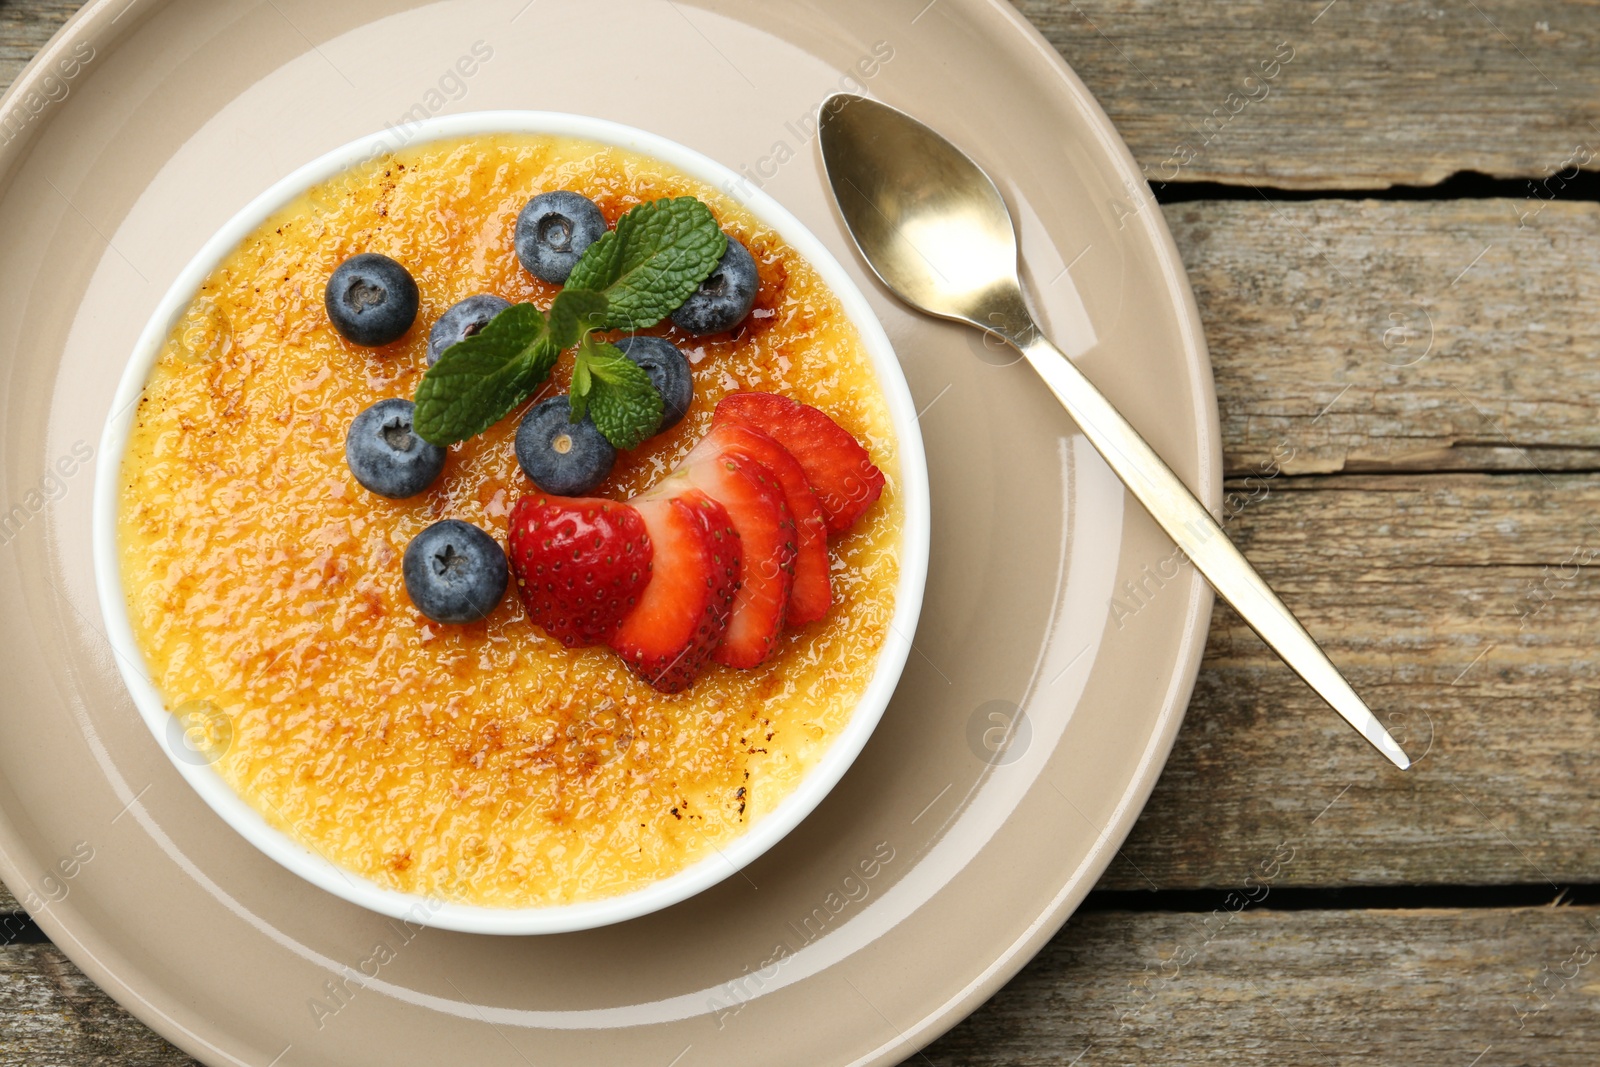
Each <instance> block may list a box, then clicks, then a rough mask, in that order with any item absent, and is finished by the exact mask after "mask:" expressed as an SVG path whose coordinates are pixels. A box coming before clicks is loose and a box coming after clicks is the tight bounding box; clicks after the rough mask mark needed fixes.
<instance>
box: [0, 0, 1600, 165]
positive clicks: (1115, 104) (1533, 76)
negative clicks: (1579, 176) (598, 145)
mask: <svg viewBox="0 0 1600 1067" xmlns="http://www.w3.org/2000/svg"><path fill="white" fill-rule="evenodd" d="M1014 2H1015V3H1016V6H1017V7H1018V8H1019V9H1020V10H1021V11H1022V12H1023V14H1024V15H1026V16H1027V17H1028V18H1029V19H1030V20H1031V21H1032V22H1033V23H1034V24H1035V25H1036V26H1038V27H1039V29H1040V30H1041V31H1042V32H1043V33H1044V34H1045V36H1046V37H1047V38H1048V39H1049V40H1050V42H1051V43H1052V44H1053V45H1054V46H1055V47H1056V48H1057V49H1058V50H1059V51H1060V52H1061V53H1062V55H1063V56H1064V57H1065V58H1066V59H1067V61H1068V62H1069V63H1070V64H1072V66H1073V68H1074V69H1075V70H1076V71H1077V72H1078V74H1079V75H1080V76H1081V77H1082V78H1083V80H1084V82H1085V83H1086V84H1087V85H1088V87H1089V89H1090V90H1091V91H1092V92H1093V93H1094V94H1095V96H1096V97H1097V98H1098V99H1099V100H1100V102H1101V104H1102V105H1103V106H1104V107H1105V108H1106V111H1107V112H1108V113H1109V114H1110V116H1111V118H1112V120H1113V121H1114V122H1115V123H1116V124H1117V128H1118V129H1119V130H1120V131H1121V133H1122V135H1123V137H1124V138H1125V139H1126V140H1127V141H1128V143H1129V146H1130V147H1131V148H1132V149H1133V153H1134V157H1135V158H1136V159H1138V160H1139V162H1140V163H1141V165H1142V166H1143V167H1144V168H1145V174H1146V176H1147V177H1149V178H1150V179H1151V180H1152V181H1169V180H1181V181H1224V182H1235V183H1251V184H1256V185H1268V186H1273V185H1276V186H1282V187H1287V188H1383V187H1385V186H1388V185H1390V184H1396V183H1404V184H1414V185H1415V184H1423V185H1426V184H1432V183H1434V182H1438V181H1440V180H1442V179H1444V178H1446V177H1448V176H1449V175H1450V174H1453V173H1455V172H1457V171H1459V170H1463V169H1473V170H1478V171H1481V172H1484V173H1487V174H1493V175H1499V176H1506V177H1514V178H1533V179H1542V178H1545V177H1547V176H1549V175H1551V174H1555V173H1557V172H1560V171H1563V170H1564V169H1566V168H1567V167H1568V166H1569V165H1570V161H1572V160H1574V158H1575V156H1574V153H1575V150H1578V149H1579V148H1580V146H1582V147H1583V148H1585V149H1587V151H1588V152H1589V153H1590V154H1592V155H1600V65H1596V64H1595V63H1593V62H1592V56H1593V53H1594V49H1595V47H1596V44H1597V42H1600V8H1596V7H1595V6H1594V5H1592V4H1586V3H1580V2H1577V0H1565V2H1559V3H1550V4H1546V5H1543V6H1541V7H1539V8H1538V9H1530V8H1528V7H1526V5H1524V4H1521V3H1519V2H1518V0H1481V2H1475V3H1471V4H1466V5H1459V6H1457V5H1450V6H1446V7H1439V6H1436V5H1433V4H1429V3H1422V2H1417V0H1411V2H1405V3H1397V4H1360V3H1354V2H1349V0H1345V2H1340V0H1335V2H1334V3H1330V4H1326V5H1323V4H1321V3H1311V4H1307V3H1304V2H1299V0H1228V2H1227V3H1212V4H1190V5H1174V4H1169V3H1161V2H1159V0H1092V2H1084V3H1079V2H1077V0H1014ZM78 6H80V5H79V4H77V3H75V2H73V0H13V2H9V3H4V4H0V84H9V82H10V79H11V78H12V77H14V76H15V74H16V72H17V71H18V70H20V69H21V67H22V64H23V63H25V62H26V61H27V59H28V58H29V57H30V56H31V55H32V54H33V52H34V51H36V50H37V49H38V48H39V47H40V46H41V45H42V44H43V43H44V42H45V40H47V39H48V38H49V35H50V34H51V33H52V32H54V31H55V29H56V28H58V27H59V26H60V24H61V23H62V22H63V21H65V19H66V18H67V16H68V15H70V14H71V13H72V12H73V11H74V10H76V9H77V7H78ZM930 17H936V15H933V16H930ZM1290 57H1292V58H1290ZM1263 64H1265V67H1263ZM1269 71H1270V72H1274V73H1273V76H1271V77H1267V76H1266V72H1269ZM1247 79H1252V80H1247ZM1507 131H1514V134H1513V135H1508V134H1507ZM1576 158H1577V160H1578V161H1580V162H1581V161H1583V159H1584V158H1586V157H1585V156H1584V155H1583V154H1582V153H1579V154H1578V155H1577V157H1576Z"/></svg>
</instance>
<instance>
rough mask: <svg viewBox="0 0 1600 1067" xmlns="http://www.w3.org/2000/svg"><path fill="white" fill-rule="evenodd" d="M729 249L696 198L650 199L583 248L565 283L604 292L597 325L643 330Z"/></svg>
mask: <svg viewBox="0 0 1600 1067" xmlns="http://www.w3.org/2000/svg"><path fill="white" fill-rule="evenodd" d="M727 248H728V238H727V236H726V235H725V234H723V232H722V228H721V227H720V226H718V225H717V220H716V216H714V215H712V214H711V209H710V208H708V207H706V206H705V205H704V204H702V203H701V202H700V201H698V200H696V199H695V198H694V197H692V196H680V197H678V198H677V199H675V200H653V201H649V202H647V203H643V204H639V205H638V206H636V207H634V208H632V209H631V210H629V211H628V213H627V214H626V215H623V216H622V217H621V218H620V219H618V220H617V227H616V229H614V230H612V231H610V232H609V233H607V234H605V235H604V236H603V237H601V238H600V240H598V241H596V242H595V243H594V244H592V245H590V246H589V247H588V248H587V249H585V250H584V253H583V256H582V257H581V258H580V259H579V260H578V262H577V264H576V265H575V266H574V267H573V268H572V274H571V275H569V276H568V278H567V287H568V288H569V289H571V288H576V289H592V290H594V291H595V292H598V293H603V294H605V297H606V302H607V307H606V314H605V317H604V319H603V320H602V321H601V325H600V328H601V329H604V330H642V329H644V328H646V327H648V326H654V325H655V324H656V323H658V322H660V321H661V320H662V319H664V318H666V317H667V316H668V315H670V314H672V313H673V312H674V311H676V310H677V309H678V307H679V306H680V305H682V303H683V302H684V301H685V300H687V299H689V294H691V293H693V292H694V291H695V290H696V289H698V288H699V287H700V283H701V282H703V281H705V280H706V278H708V277H710V275H711V272H712V271H714V270H716V269H717V263H718V261H719V260H721V259H722V253H723V252H725V251H727Z"/></svg>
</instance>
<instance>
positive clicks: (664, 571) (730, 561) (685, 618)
mask: <svg viewBox="0 0 1600 1067" xmlns="http://www.w3.org/2000/svg"><path fill="white" fill-rule="evenodd" d="M668 482H669V483H671V484H670V485H669V486H663V487H662V488H658V489H657V490H653V491H652V492H651V493H649V494H647V495H646V496H642V497H636V498H635V499H634V500H632V501H630V503H631V504H632V506H633V508H634V510H635V511H637V512H638V513H639V518H640V519H642V520H643V522H644V527H645V529H646V530H647V531H648V532H649V535H650V544H651V549H652V554H653V566H652V568H651V569H652V574H651V578H650V584H649V585H647V586H645V588H644V592H643V593H642V594H641V595H640V597H639V603H638V606H636V607H635V608H634V609H633V610H632V611H631V612H629V613H628V614H627V615H626V616H624V618H623V620H622V625H620V626H618V627H617V630H616V632H615V633H614V634H612V635H611V640H610V642H609V643H610V645H611V647H612V649H614V650H615V651H616V653H617V654H618V655H619V656H621V657H622V659H623V661H624V662H625V663H627V665H628V666H629V667H630V668H631V669H632V670H633V671H634V673H635V674H638V675H639V676H640V677H641V678H643V679H644V680H645V681H647V682H649V683H650V684H651V685H653V686H655V687H656V688H657V689H659V690H661V691H662V692H664V693H676V692H678V691H679V690H681V689H685V688H687V687H688V686H689V685H690V683H692V682H693V681H694V680H695V676H696V675H698V674H699V673H700V668H701V667H702V666H704V665H705V661H706V659H707V658H709V657H710V655H711V653H712V650H714V649H715V648H716V647H717V645H718V644H720V643H721V641H722V635H723V634H724V633H725V632H726V631H727V627H728V613H729V610H730V608H731V607H732V605H733V598H734V594H735V593H736V592H737V591H738V588H739V572H740V567H741V566H742V560H743V554H742V552H741V549H740V545H739V535H738V532H737V531H735V530H734V528H733V523H732V521H731V520H730V519H729V518H728V512H727V509H725V508H724V507H723V506H722V505H721V504H719V503H717V502H716V501H715V500H713V499H711V498H710V497H708V496H706V495H705V494H704V493H702V492H701V491H700V490H698V489H695V488H692V487H689V486H687V485H685V484H683V483H682V482H681V481H679V480H678V479H668Z"/></svg>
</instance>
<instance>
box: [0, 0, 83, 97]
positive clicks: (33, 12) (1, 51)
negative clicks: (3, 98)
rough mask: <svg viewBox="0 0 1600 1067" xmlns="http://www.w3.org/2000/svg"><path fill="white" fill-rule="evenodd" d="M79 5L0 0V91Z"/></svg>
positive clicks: (72, 0)
mask: <svg viewBox="0 0 1600 1067" xmlns="http://www.w3.org/2000/svg"><path fill="white" fill-rule="evenodd" d="M82 6H83V4H82V3H81V2H79V0H4V2H0V92H3V91H4V90H5V88H6V87H7V86H9V85H10V84H11V82H12V80H13V79H14V78H16V76H17V75H18V74H20V73H21V72H22V68H23V67H25V66H27V65H28V60H30V59H32V58H33V55H34V53H35V52H37V51H39V49H41V48H43V47H44V45H45V42H46V41H48V40H50V36H51V34H53V33H55V32H56V31H57V30H59V29H60V28H61V26H62V24H63V23H65V22H66V21H67V19H69V18H71V17H72V16H73V14H74V13H75V12H76V11H77V10H78V8H80V7H82Z"/></svg>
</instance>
